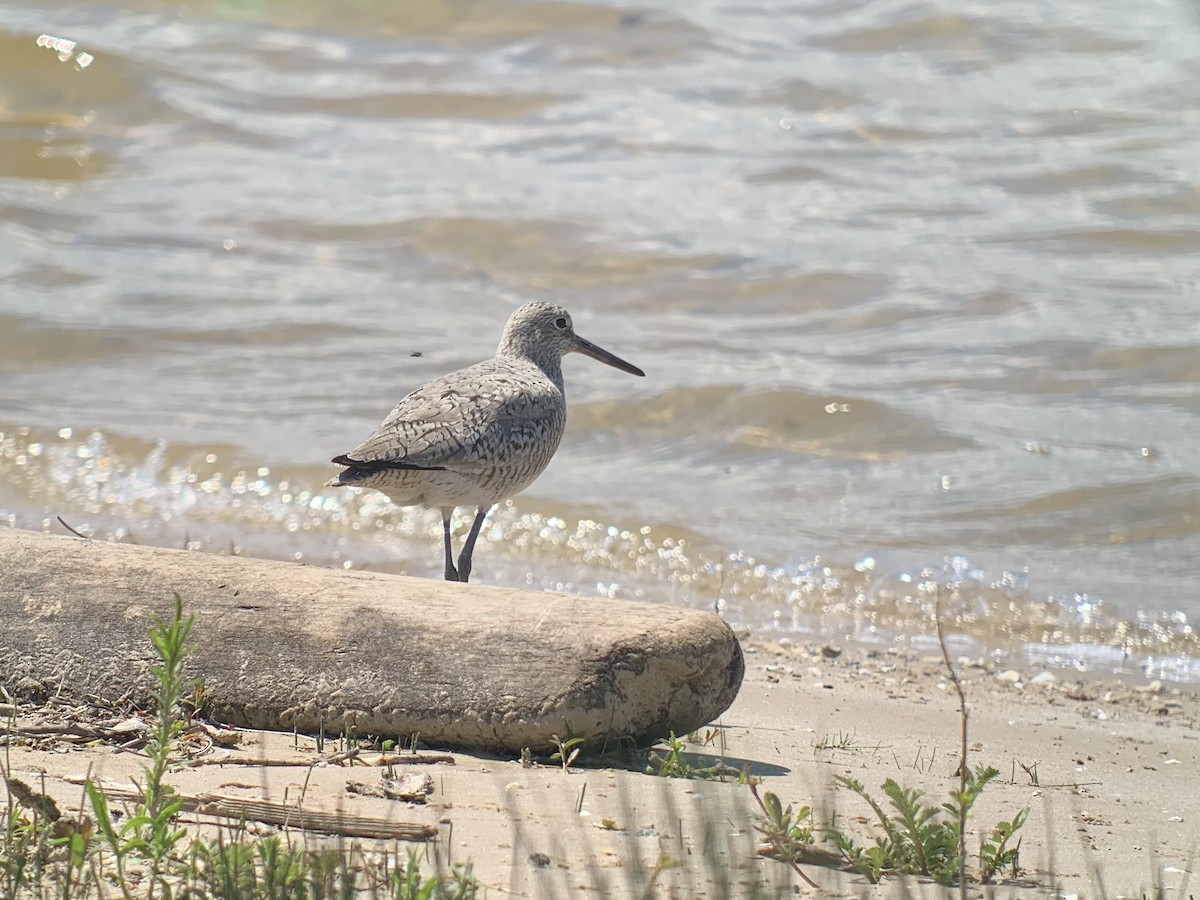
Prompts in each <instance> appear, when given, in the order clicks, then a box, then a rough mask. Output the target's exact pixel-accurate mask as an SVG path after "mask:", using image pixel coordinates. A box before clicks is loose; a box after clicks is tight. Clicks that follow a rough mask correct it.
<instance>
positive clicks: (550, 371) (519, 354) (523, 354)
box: [496, 335, 566, 394]
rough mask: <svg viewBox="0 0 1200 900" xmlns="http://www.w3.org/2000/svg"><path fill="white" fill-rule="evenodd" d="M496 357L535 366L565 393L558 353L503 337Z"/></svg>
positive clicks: (560, 359) (560, 360)
mask: <svg viewBox="0 0 1200 900" xmlns="http://www.w3.org/2000/svg"><path fill="white" fill-rule="evenodd" d="M496 356H497V357H499V358H506V359H515V360H520V361H521V362H523V363H525V364H526V365H530V364H532V365H535V366H537V367H538V368H539V369H541V370H542V374H544V375H545V376H546V377H547V378H549V379H550V380H551V381H552V382H553V383H554V386H555V387H556V388H558V390H559V392H560V393H564V394H565V393H566V392H565V391H564V389H563V375H562V357H561V356H560V355H559V354H558V353H556V352H553V351H551V352H547V351H546V349H545V348H544V347H542V346H541V345H533V346H530V345H528V344H527V343H525V342H522V341H521V340H520V339H519V338H518V339H513V338H511V337H510V336H509V335H505V336H504V338H503V339H501V341H500V346H499V348H497V350H496Z"/></svg>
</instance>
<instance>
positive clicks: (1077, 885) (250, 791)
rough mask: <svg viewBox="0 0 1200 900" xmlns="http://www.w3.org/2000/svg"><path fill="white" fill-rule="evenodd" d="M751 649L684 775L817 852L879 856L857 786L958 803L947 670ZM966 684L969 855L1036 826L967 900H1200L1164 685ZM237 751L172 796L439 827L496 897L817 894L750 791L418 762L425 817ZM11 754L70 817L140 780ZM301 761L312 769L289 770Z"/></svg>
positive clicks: (847, 880) (1188, 711)
mask: <svg viewBox="0 0 1200 900" xmlns="http://www.w3.org/2000/svg"><path fill="white" fill-rule="evenodd" d="M744 647H745V651H746V658H747V673H746V680H745V683H744V685H743V687H742V690H741V693H740V695H739V696H738V698H737V701H736V702H735V703H734V705H733V706H732V708H730V709H729V710H728V712H727V713H726V714H725V715H723V716H722V717H721V719H720V721H719V722H717V723H713V726H712V727H711V728H706V729H701V730H700V731H698V732H697V733H696V734H695V735H693V736H691V737H690V739H689V743H688V747H687V750H688V753H687V754H686V755H685V756H684V760H685V761H686V762H687V763H688V764H690V765H692V766H695V767H703V766H707V765H713V764H715V763H717V762H720V761H723V762H724V763H725V764H727V765H729V766H731V767H733V768H737V769H742V768H745V769H746V770H747V771H748V772H749V773H751V774H752V775H753V776H755V778H757V779H759V780H760V786H759V790H760V791H761V792H766V791H770V792H773V793H775V794H776V795H777V796H778V797H779V798H780V800H781V801H782V802H783V803H784V804H792V805H794V806H796V807H800V806H803V805H809V806H811V807H812V809H813V810H814V819H815V824H816V826H817V837H818V841H819V839H820V836H821V834H822V831H823V829H824V828H825V827H827V826H828V825H829V824H830V822H831V819H832V818H833V817H836V827H838V828H840V829H841V830H843V831H845V832H848V833H851V834H853V835H854V836H855V837H856V839H858V840H859V841H860V842H867V843H869V842H870V841H871V840H873V837H874V836H875V835H876V834H877V832H876V831H875V830H874V829H873V826H872V824H871V823H872V821H873V818H874V817H873V815H872V813H871V811H870V809H869V807H868V806H867V804H866V803H865V802H864V801H863V800H862V799H861V798H859V797H857V796H855V795H854V794H853V793H851V792H849V791H848V790H846V789H845V788H844V787H841V786H838V785H837V783H836V782H835V778H836V777H837V776H846V777H850V778H854V779H857V780H858V781H860V782H861V783H862V784H863V785H864V786H866V788H867V789H868V790H869V791H870V792H871V793H872V794H873V795H874V796H875V797H877V798H879V800H880V802H881V803H885V802H886V801H885V798H884V797H883V794H882V792H880V791H879V790H878V789H879V787H880V785H881V784H882V783H883V782H884V780H885V779H887V778H894V779H895V780H896V781H898V782H899V783H900V784H901V785H904V786H910V787H916V788H920V789H922V790H924V791H926V792H927V796H926V799H927V800H928V801H930V802H932V803H940V802H943V801H944V800H946V799H948V794H949V791H950V790H952V789H953V788H954V787H956V785H957V783H958V779H957V777H955V775H954V773H955V770H956V767H957V760H958V746H959V715H958V700H957V696H956V694H955V692H954V690H953V687H952V685H951V684H950V682H949V680H948V679H947V678H946V669H945V667H944V664H943V663H942V661H941V659H940V658H939V657H932V656H930V657H922V656H920V655H918V654H914V653H912V652H908V651H897V650H891V651H889V650H886V649H872V648H867V647H856V646H848V647H845V648H842V647H834V646H829V645H825V646H822V645H819V644H811V645H804V644H796V643H791V642H789V641H787V640H784V641H782V642H781V643H773V642H770V641H767V640H764V639H763V637H762V636H752V635H748V636H746V639H745V640H744ZM959 667H960V668H961V670H962V679H963V683H964V686H965V688H966V692H967V695H968V697H969V702H970V709H971V717H970V763H971V765H972V767H977V766H980V765H990V766H994V767H995V768H996V769H998V770H999V771H1000V773H1001V775H1000V776H999V777H998V778H997V779H996V780H994V781H993V782H992V783H991V784H990V785H988V786H987V788H986V789H985V790H984V791H983V794H982V795H981V797H980V799H979V801H978V802H977V804H976V807H975V815H974V818H973V819H972V820H971V822H970V825H969V833H968V838H967V840H968V845H969V846H970V847H972V848H977V847H978V844H979V840H980V832H981V831H983V830H990V828H991V827H992V825H993V824H995V823H996V822H997V821H998V820H1001V819H1011V818H1012V817H1013V815H1015V814H1016V813H1017V812H1019V811H1020V810H1021V809H1023V808H1025V807H1028V808H1029V818H1028V822H1027V823H1026V825H1025V826H1024V828H1023V829H1022V831H1021V832H1020V835H1021V839H1022V842H1021V846H1020V869H1019V872H1018V874H1017V876H1016V877H1015V878H1011V877H1009V878H998V879H997V884H996V885H994V886H972V888H971V893H972V895H980V891H993V890H994V891H996V892H997V895H998V896H1010V895H1017V894H1024V893H1026V892H1028V891H1036V892H1038V893H1041V894H1044V895H1047V896H1049V895H1054V896H1066V897H1071V896H1077V897H1138V896H1143V895H1148V894H1151V892H1153V891H1154V890H1155V888H1156V886H1158V885H1161V886H1162V887H1163V888H1165V889H1167V890H1168V891H1169V893H1168V894H1166V895H1165V896H1187V895H1188V893H1190V892H1191V890H1192V888H1188V889H1187V891H1188V893H1182V894H1181V893H1176V892H1177V891H1178V890H1179V889H1180V888H1181V887H1185V886H1186V885H1187V879H1188V877H1189V875H1188V869H1189V867H1190V865H1191V863H1192V858H1191V857H1192V854H1193V853H1194V852H1195V850H1196V845H1197V839H1198V837H1200V830H1198V828H1197V823H1198V822H1200V794H1198V793H1197V792H1196V790H1195V784H1196V776H1197V767H1198V763H1200V753H1198V751H1200V730H1198V728H1197V723H1198V720H1200V700H1198V698H1197V696H1196V694H1194V693H1191V692H1181V691H1179V690H1176V689H1173V688H1171V687H1170V686H1164V685H1162V684H1159V683H1154V682H1151V683H1129V682H1124V681H1117V680H1112V681H1108V680H1104V679H1094V678H1093V679H1089V680H1073V679H1069V678H1065V677H1064V676H1063V674H1062V673H1061V672H1057V673H1050V672H1036V671H1016V670H1009V669H1005V670H999V669H996V668H989V666H988V665H987V664H985V663H983V662H982V661H978V660H968V659H963V660H959ZM61 717H62V713H61V711H56V710H55V709H53V708H52V707H50V708H41V709H37V708H31V707H19V709H18V711H17V716H16V719H15V725H16V727H17V729H18V730H20V729H25V728H28V727H30V726H32V725H33V724H35V723H37V722H45V721H50V720H54V719H56V718H59V719H61ZM238 740H239V741H240V742H239V743H238V744H236V745H235V746H233V747H231V748H225V749H223V748H220V747H215V746H214V747H212V748H211V749H208V751H207V752H206V753H203V754H202V755H200V756H199V757H198V759H199V760H200V761H202V764H200V765H193V766H191V767H189V768H183V769H179V770H177V771H175V772H174V773H173V774H172V775H171V777H170V781H171V783H172V784H173V785H174V786H175V787H176V788H177V789H178V790H179V791H181V792H183V793H184V794H198V793H202V792H218V793H222V794H225V795H234V796H243V797H247V798H249V797H266V798H270V799H274V800H276V801H283V800H288V801H289V802H292V803H294V802H296V800H297V798H302V800H301V801H300V805H301V807H302V808H303V809H306V810H317V809H324V810H329V811H337V812H341V813H344V814H345V813H353V814H360V815H368V816H377V817H382V818H386V819H389V820H393V821H396V822H411V823H418V824H426V825H433V826H436V827H437V829H438V836H437V838H436V840H434V841H432V842H431V843H429V844H427V845H413V846H419V847H422V848H423V852H425V853H427V858H428V859H429V860H430V861H431V863H432V862H433V861H434V860H437V861H440V862H443V863H445V862H464V861H470V862H471V864H472V866H473V869H474V872H475V874H476V876H477V877H478V878H479V879H480V881H481V882H482V883H483V885H485V886H486V892H485V895H486V896H488V897H510V896H511V897H531V898H560V897H575V896H580V897H588V896H596V897H607V896H616V897H624V896H650V897H720V896H738V897H740V896H752V895H753V894H752V890H753V888H754V886H755V885H762V886H768V887H770V886H778V885H791V887H790V888H785V889H784V891H785V895H786V893H787V892H788V891H793V892H797V893H809V894H815V893H816V892H815V891H813V890H812V889H811V888H808V887H807V886H805V885H803V884H802V882H801V881H800V879H799V878H798V877H796V876H795V875H794V874H792V873H791V872H790V870H789V868H788V866H787V865H785V864H784V863H783V862H780V861H778V860H776V859H771V858H768V857H767V856H764V855H761V854H759V853H758V852H757V851H758V850H759V849H760V848H761V847H762V842H761V840H760V837H759V835H757V834H756V833H755V832H754V830H753V827H752V826H753V824H754V820H753V818H752V815H751V814H752V812H753V811H754V805H753V798H752V797H751V794H750V791H749V788H748V787H746V786H745V785H739V784H737V783H735V782H734V781H733V780H730V781H727V782H725V783H720V782H717V781H712V780H702V779H679V778H663V777H656V776H653V775H647V774H642V773H639V772H634V771H628V770H624V769H618V768H609V767H603V766H597V765H590V764H578V763H577V764H576V765H573V766H571V767H570V769H569V770H566V771H564V769H563V768H562V766H561V765H560V763H559V762H558V761H551V760H549V759H544V758H543V759H535V760H533V761H532V765H530V764H529V762H530V761H526V763H525V764H523V763H522V761H521V760H519V759H502V758H495V757H485V756H475V755H467V754H461V753H453V754H451V758H452V760H453V762H452V763H449V762H413V763H407V764H406V762H405V761H404V759H403V755H401V758H400V761H399V762H397V764H396V765H394V766H393V767H392V769H391V774H393V775H394V776H397V777H400V778H403V776H406V775H407V776H414V777H415V778H416V779H417V782H421V781H424V783H425V785H426V787H427V788H429V790H430V793H429V795H428V797H427V798H425V800H424V802H421V803H412V802H404V801H399V800H392V799H386V798H379V797H371V796H365V795H364V791H365V792H370V790H371V786H372V785H377V784H378V783H379V781H380V776H381V773H383V772H384V771H385V770H384V769H382V768H380V767H379V766H373V765H366V764H364V763H369V762H372V761H373V759H374V758H377V757H378V755H379V754H378V753H376V752H374V751H372V750H371V749H369V748H367V747H364V748H363V749H362V751H361V753H360V755H359V758H358V760H349V761H345V760H344V761H342V762H341V763H340V764H339V763H329V762H321V763H318V764H317V765H315V766H310V765H307V764H308V763H312V762H314V761H317V760H320V759H322V757H331V756H334V755H335V753H336V752H338V751H339V750H341V751H344V750H345V749H347V746H346V744H345V743H343V742H335V741H334V740H332V739H330V740H326V742H325V744H324V747H323V748H322V751H323V752H318V749H317V742H316V740H315V739H314V738H311V737H304V736H300V737H298V738H297V737H295V736H293V735H291V734H279V733H263V732H245V733H242V734H241V735H240V736H239V738H238ZM436 749H438V748H432V747H431V748H422V750H423V751H425V750H428V751H433V750H436ZM590 749H595V748H590ZM7 752H8V766H9V768H10V771H11V773H12V776H13V777H16V778H21V779H23V780H25V781H27V782H30V783H35V784H44V787H45V791H46V793H47V794H49V795H50V796H52V797H54V798H55V799H56V800H57V801H58V802H59V805H60V806H61V807H62V808H63V809H65V810H72V809H76V808H78V806H79V804H80V798H81V788H80V787H79V785H78V784H77V783H76V782H77V780H78V778H79V777H80V776H83V775H84V774H85V773H86V772H88V771H89V770H90V771H91V773H92V775H93V777H98V778H103V779H110V780H114V781H117V782H121V781H124V782H125V783H126V784H128V781H129V778H131V777H134V776H137V775H138V773H139V772H140V771H141V766H142V765H143V764H144V762H145V760H144V758H143V757H141V756H140V755H138V754H136V753H131V752H121V751H119V750H117V749H115V748H114V747H112V746H108V745H93V746H81V745H80V744H78V743H70V742H67V741H64V740H62V739H60V738H54V737H48V738H42V739H38V740H32V741H20V740H19V741H14V742H12V743H11V744H10V747H9V749H8V751H7ZM423 758H424V757H418V758H417V759H423ZM221 760H224V761H225V762H224V764H221V763H220V761H221ZM239 761H240V762H239ZM268 761H269V762H272V763H276V764H273V765H265V764H264V763H266V762H268ZM287 761H291V762H294V763H297V764H296V765H292V766H285V765H278V764H277V763H282V762H287ZM424 776H428V779H425V778H424ZM364 786H365V787H364ZM190 818H191V820H193V821H200V822H208V823H210V824H211V823H212V822H213V821H214V820H213V819H211V818H207V817H204V816H191V817H190ZM252 827H254V828H255V829H256V830H257V831H260V832H264V833H266V832H271V831H273V830H274V828H273V827H272V826H266V825H262V826H252ZM291 833H292V834H293V835H297V836H298V832H296V831H294V830H293V831H291ZM309 840H310V841H312V840H333V839H332V838H318V839H314V838H310V839H309ZM361 843H362V844H363V846H364V847H367V848H375V849H380V848H385V845H381V844H377V843H372V842H371V841H363V842H361ZM820 846H821V847H823V848H824V849H827V850H829V851H833V847H832V845H830V844H828V843H821V844H820ZM400 852H401V853H403V849H401V851H400ZM972 863H974V861H972ZM802 868H803V870H804V872H805V873H806V874H807V875H808V877H809V878H811V879H812V880H813V881H814V882H816V884H817V885H818V886H819V891H820V893H822V894H825V895H829V896H856V897H857V896H865V897H871V896H889V897H890V896H898V895H899V894H900V893H902V892H904V891H909V892H914V891H915V892H916V893H918V894H920V895H930V896H932V895H935V894H939V893H940V892H942V891H943V890H945V889H944V888H941V887H940V886H938V885H936V884H933V883H932V882H929V881H927V880H925V881H923V880H922V879H919V878H913V877H901V876H895V875H888V876H885V877H884V878H883V880H882V881H881V882H880V883H879V884H878V885H876V886H872V885H871V884H870V883H869V882H868V881H867V880H866V879H865V878H864V877H863V876H862V875H860V874H858V873H856V872H852V871H845V870H843V869H841V868H837V867H832V866H822V865H813V864H810V865H804V866H803V867H802ZM1005 874H1006V875H1009V874H1011V873H1005ZM1194 883H1195V882H1194V880H1193V882H1192V884H1193V885H1194ZM764 895H765V896H775V895H776V894H774V893H767V894H764Z"/></svg>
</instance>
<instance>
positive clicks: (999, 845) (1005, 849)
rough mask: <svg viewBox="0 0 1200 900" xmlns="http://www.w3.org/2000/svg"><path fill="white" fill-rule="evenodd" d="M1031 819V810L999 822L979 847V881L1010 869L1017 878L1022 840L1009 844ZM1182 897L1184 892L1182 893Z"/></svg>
mask: <svg viewBox="0 0 1200 900" xmlns="http://www.w3.org/2000/svg"><path fill="white" fill-rule="evenodd" d="M1028 818H1029V809H1028V807H1026V808H1025V809H1023V810H1021V811H1020V812H1019V813H1017V814H1016V815H1015V816H1013V817H1012V819H1011V820H1010V821H1008V822H997V823H996V825H995V826H994V827H993V828H992V833H991V834H990V835H989V836H988V838H987V840H985V841H983V842H981V843H980V845H979V880H980V881H982V882H983V883H984V884H987V883H989V882H990V881H991V880H992V879H993V878H994V877H995V876H996V873H997V872H1001V871H1003V870H1004V869H1006V868H1007V869H1008V870H1009V873H1010V874H1011V875H1012V876H1013V877H1014V878H1015V877H1016V876H1017V871H1018V869H1019V866H1020V862H1021V839H1020V838H1017V843H1016V846H1014V847H1009V846H1008V842H1009V841H1010V840H1012V837H1013V835H1014V834H1016V833H1017V832H1018V831H1020V830H1021V826H1022V825H1024V824H1025V820H1026V819H1028ZM1181 895H1182V892H1181Z"/></svg>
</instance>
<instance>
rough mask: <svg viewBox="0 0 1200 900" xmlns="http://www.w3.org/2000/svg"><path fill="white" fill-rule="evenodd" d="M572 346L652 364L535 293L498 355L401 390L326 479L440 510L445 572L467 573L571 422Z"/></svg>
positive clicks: (610, 358)
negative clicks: (469, 510)
mask: <svg viewBox="0 0 1200 900" xmlns="http://www.w3.org/2000/svg"><path fill="white" fill-rule="evenodd" d="M568 353H582V354H584V355H585V356H590V357H591V358H592V359H595V360H599V361H600V362H602V363H605V364H607V365H610V366H612V367H614V368H617V369H620V370H621V371H622V372H628V373H629V374H631V375H641V376H644V375H645V374H646V373H645V372H643V371H642V370H641V369H639V368H638V367H637V366H635V365H631V364H630V363H627V362H625V360H623V359H621V358H620V357H617V356H614V355H613V354H611V353H609V352H608V351H607V350H602V349H600V348H599V347H597V346H596V345H595V344H593V343H591V342H590V341H585V340H584V339H583V338H581V337H580V336H579V335H577V334H576V333H575V329H574V326H573V325H572V324H571V316H570V313H568V312H567V311H566V310H565V309H563V308H562V307H561V306H552V305H550V304H548V303H528V304H526V305H525V306H522V307H521V308H520V309H518V310H517V311H516V312H514V313H513V314H512V316H511V317H510V318H509V320H508V324H507V325H505V326H504V334H503V335H502V336H501V337H500V346H499V347H498V348H497V349H496V355H495V356H494V357H492V358H491V359H489V360H485V361H484V362H481V363H476V364H475V365H473V366H468V367H467V368H465V369H460V370H459V371H457V372H452V373H450V374H449V375H443V376H442V377H441V378H437V379H435V380H433V381H431V382H429V383H428V384H424V385H422V386H421V387H419V388H417V389H416V390H415V391H413V392H412V393H411V394H409V395H408V396H407V397H404V398H403V399H402V400H401V401H400V402H399V403H398V404H396V408H395V409H393V410H392V411H391V412H390V413H388V416H387V418H386V419H384V420H383V422H382V423H380V425H379V427H378V428H376V429H375V431H374V432H373V433H372V434H371V436H370V437H368V438H367V439H366V440H365V441H363V442H362V443H361V444H359V445H358V446H357V447H355V448H354V449H353V450H351V451H350V452H349V453H346V454H343V455H342V456H338V457H336V458H335V459H334V460H333V461H334V462H335V463H337V464H338V465H341V466H345V467H346V468H345V469H344V470H343V471H342V472H340V473H338V474H337V475H336V476H334V477H333V478H332V479H330V481H329V482H328V483H329V484H330V485H351V486H356V487H369V488H374V489H375V490H377V491H380V492H381V493H383V494H386V495H387V497H388V498H389V499H390V500H391V501H392V502H393V503H395V504H397V505H398V506H424V507H428V508H430V509H438V510H440V511H441V513H442V537H443V541H444V543H445V551H446V580H447V581H466V580H467V579H468V578H469V577H470V575H471V554H472V553H473V552H474V550H475V540H476V538H478V537H479V529H480V528H482V527H483V520H484V519H485V518H486V517H487V514H488V511H489V510H491V508H492V507H493V506H495V505H496V504H497V503H499V502H500V501H501V500H505V499H507V498H509V497H511V496H513V495H514V494H517V493H519V492H521V491H523V490H525V488H527V487H529V485H531V484H532V483H533V481H534V479H535V478H537V477H538V476H539V475H541V474H542V471H543V470H544V469H545V468H546V466H547V465H548V464H549V462H550V457H552V456H553V455H554V451H555V450H557V449H558V442H559V440H560V439H561V438H562V434H563V428H564V426H565V425H566V423H567V398H566V394H565V393H564V392H563V376H562V358H563V357H564V356H566V355H567V354H568ZM456 506H473V507H475V521H474V522H472V523H471V530H470V532H469V533H468V534H467V539H466V541H465V542H464V544H463V548H462V553H460V554H459V557H458V565H457V566H455V564H454V552H453V549H452V545H451V543H450V516H451V515H452V514H453V512H454V508H455V507H456Z"/></svg>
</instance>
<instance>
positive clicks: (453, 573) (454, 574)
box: [446, 562, 466, 581]
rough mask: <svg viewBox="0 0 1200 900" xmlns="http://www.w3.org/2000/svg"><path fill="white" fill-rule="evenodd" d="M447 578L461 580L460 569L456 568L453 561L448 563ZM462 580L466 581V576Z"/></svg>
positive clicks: (448, 579)
mask: <svg viewBox="0 0 1200 900" xmlns="http://www.w3.org/2000/svg"><path fill="white" fill-rule="evenodd" d="M446 580H447V581H458V580H459V577H458V569H456V568H454V563H451V562H447V563H446ZM462 580H463V581H466V579H465V578H464V579H462Z"/></svg>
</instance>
